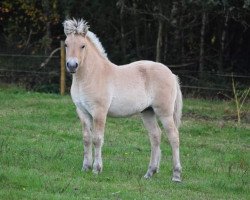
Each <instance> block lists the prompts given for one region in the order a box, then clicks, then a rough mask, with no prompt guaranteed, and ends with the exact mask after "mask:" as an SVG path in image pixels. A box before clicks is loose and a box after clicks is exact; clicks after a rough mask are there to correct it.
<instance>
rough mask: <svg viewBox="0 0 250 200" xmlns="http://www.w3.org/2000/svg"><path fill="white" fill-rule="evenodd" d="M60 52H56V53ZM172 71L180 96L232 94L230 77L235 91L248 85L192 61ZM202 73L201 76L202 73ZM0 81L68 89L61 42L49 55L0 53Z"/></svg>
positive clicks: (50, 89) (245, 77)
mask: <svg viewBox="0 0 250 200" xmlns="http://www.w3.org/2000/svg"><path fill="white" fill-rule="evenodd" d="M59 52H60V53H59ZM170 68H171V69H172V71H173V72H174V73H175V74H177V75H178V76H179V77H180V80H181V87H182V91H183V94H184V95H190V94H191V95H192V96H197V95H199V96H208V97H214V96H218V95H222V96H223V95H225V96H226V95H228V93H232V78H234V80H235V82H236V83H237V85H236V87H237V89H238V90H245V89H248V88H249V85H250V75H246V74H244V75H243V74H234V75H233V76H232V74H231V73H224V74H220V73H216V72H210V71H207V72H203V76H202V78H201V76H200V75H201V74H200V73H199V72H198V71H197V70H196V66H195V64H192V65H191V66H190V65H183V66H178V67H177V68H175V67H174V66H171V65H170ZM204 74H205V75H204ZM0 82H1V83H2V84H17V85H21V86H24V87H26V88H27V89H28V90H35V91H41V92H56V93H61V94H62V95H63V94H64V93H65V92H69V87H70V82H71V77H70V75H69V74H68V73H65V52H64V43H63V42H61V44H60V48H58V49H55V50H54V51H53V52H52V53H51V55H49V56H44V55H12V54H0Z"/></svg>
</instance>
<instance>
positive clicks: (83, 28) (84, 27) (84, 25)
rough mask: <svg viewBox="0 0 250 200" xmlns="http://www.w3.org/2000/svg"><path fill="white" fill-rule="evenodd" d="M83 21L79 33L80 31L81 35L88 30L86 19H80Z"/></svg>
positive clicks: (85, 33)
mask: <svg viewBox="0 0 250 200" xmlns="http://www.w3.org/2000/svg"><path fill="white" fill-rule="evenodd" d="M82 23H83V26H82V30H81V31H80V33H82V35H83V36H84V37H85V36H86V35H87V33H88V30H89V25H88V23H87V22H86V21H84V20H83V21H82Z"/></svg>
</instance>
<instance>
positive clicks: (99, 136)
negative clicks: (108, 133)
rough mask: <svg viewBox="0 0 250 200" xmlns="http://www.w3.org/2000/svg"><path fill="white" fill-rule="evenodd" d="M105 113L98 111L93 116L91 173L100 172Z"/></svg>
mask: <svg viewBox="0 0 250 200" xmlns="http://www.w3.org/2000/svg"><path fill="white" fill-rule="evenodd" d="M105 122H106V115H105V114H103V113H100V114H98V115H96V116H95V117H93V144H94V150H95V156H94V164H93V173H95V174H99V173H100V172H102V167H103V165H102V145H103V142H104V129H105Z"/></svg>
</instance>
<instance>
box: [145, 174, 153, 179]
mask: <svg viewBox="0 0 250 200" xmlns="http://www.w3.org/2000/svg"><path fill="white" fill-rule="evenodd" d="M151 177H152V175H150V174H148V173H146V174H145V175H144V178H145V179H150V178H151Z"/></svg>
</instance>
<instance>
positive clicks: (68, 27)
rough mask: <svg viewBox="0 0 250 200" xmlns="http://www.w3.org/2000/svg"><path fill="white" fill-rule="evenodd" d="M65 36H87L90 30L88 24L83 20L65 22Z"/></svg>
mask: <svg viewBox="0 0 250 200" xmlns="http://www.w3.org/2000/svg"><path fill="white" fill-rule="evenodd" d="M63 27H64V33H65V35H66V36H67V35H69V34H72V33H73V34H80V35H86V34H87V32H88V29H89V25H88V23H87V22H86V21H85V20H83V19H79V20H76V19H74V18H73V19H67V20H65V21H64V22H63Z"/></svg>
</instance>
